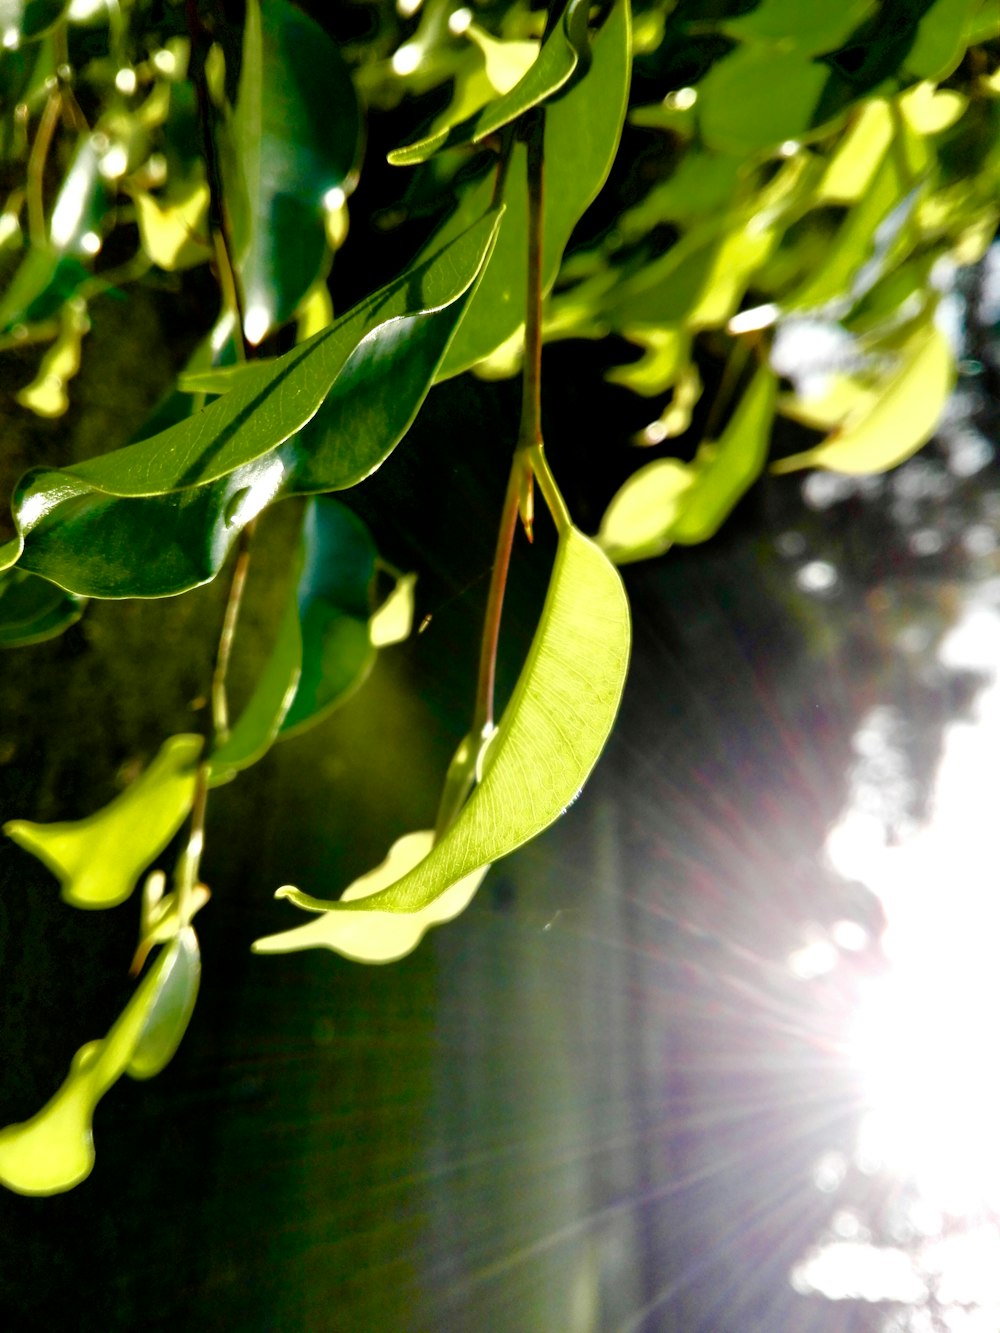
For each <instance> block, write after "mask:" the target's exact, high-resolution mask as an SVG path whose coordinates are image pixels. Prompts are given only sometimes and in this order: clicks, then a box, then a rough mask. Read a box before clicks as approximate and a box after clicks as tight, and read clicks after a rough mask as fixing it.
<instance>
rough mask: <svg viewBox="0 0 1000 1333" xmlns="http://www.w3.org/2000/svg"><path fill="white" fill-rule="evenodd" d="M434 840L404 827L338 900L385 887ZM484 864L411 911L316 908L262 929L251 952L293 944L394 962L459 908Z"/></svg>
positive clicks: (283, 949)
mask: <svg viewBox="0 0 1000 1333" xmlns="http://www.w3.org/2000/svg"><path fill="white" fill-rule="evenodd" d="M433 845H434V831H433V829H426V830H423V831H421V832H419V833H407V834H406V836H405V837H402V838H399V839H398V840H397V841H396V842H394V843H393V845H392V847H390V849H389V854H388V856H387V857H386V858H385V860H384V861H383V862H382V864H381V865H379V866H376V868H375V869H374V870H370V871H369V872H368V874H367V875H362V876H361V878H360V879H356V880H355V881H354V883H353V884H352V885H351V886H350V887H349V888H347V889H345V890H344V892H343V895H342V896H341V899H340V901H341V902H343V903H346V902H360V901H362V900H363V899H365V898H370V897H371V896H372V895H373V894H376V893H378V892H379V891H380V890H381V889H385V888H387V887H388V886H389V885H391V884H394V883H395V882H396V881H397V880H398V879H400V878H402V876H403V875H405V874H406V873H407V872H408V871H410V870H412V869H413V868H414V867H415V866H417V865H418V864H419V863H420V862H421V861H422V860H423V859H424V858H425V857H426V856H427V855H428V854H429V852H430V850H431V848H432V847H433ZM488 869H489V866H479V867H478V868H477V869H475V870H473V871H471V872H470V873H469V874H468V875H466V876H464V878H462V879H460V880H459V881H458V883H457V884H453V885H452V886H451V887H450V888H448V889H446V890H445V891H444V892H443V893H442V894H441V895H440V896H439V897H437V898H435V899H434V900H433V902H430V903H428V904H427V906H426V907H423V908H421V909H420V910H419V911H417V912H389V911H382V912H322V911H321V912H320V913H319V914H318V915H317V916H316V917H314V918H313V920H312V921H308V922H307V923H306V924H305V925H304V926H296V927H295V928H294V929H293V930H286V931H283V932H282V933H281V934H279V935H265V936H264V938H263V939H259V940H257V941H255V943H254V946H253V948H254V952H255V953H291V952H293V951H294V950H296V949H316V948H322V949H333V950H334V952H335V953H339V954H343V956H344V957H345V958H352V959H354V961H355V962H359V963H394V962H395V961H396V960H397V959H399V958H404V957H405V956H406V955H407V954H408V953H412V952H413V950H414V949H415V948H416V947H417V945H418V944H419V943H420V941H421V940H422V939H423V937H424V935H425V934H426V933H427V931H428V930H429V929H430V927H431V926H437V925H441V924H442V923H443V922H445V921H451V920H452V919H453V918H454V917H456V916H458V914H459V912H463V911H464V910H465V908H466V907H468V905H469V903H470V902H471V901H472V897H473V895H474V894H475V892H476V890H477V889H478V888H479V885H480V884H481V883H482V882H483V879H484V877H485V875H486V872H487V870H488Z"/></svg>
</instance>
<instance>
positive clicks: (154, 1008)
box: [125, 926, 201, 1079]
mask: <svg viewBox="0 0 1000 1333" xmlns="http://www.w3.org/2000/svg"><path fill="white" fill-rule="evenodd" d="M165 955H166V956H165V958H164V962H163V972H162V976H161V978H160V984H159V986H158V987H157V988H156V993H155V994H154V996H153V999H152V1002H151V1004H150V1006H149V1008H148V1010H147V1013H146V1020H145V1022H144V1024H143V1028H142V1032H141V1034H140V1036H139V1040H138V1042H137V1043H136V1045H135V1048H134V1049H133V1051H132V1055H131V1058H130V1059H129V1062H128V1064H127V1065H126V1067H125V1072H126V1073H127V1074H128V1075H129V1077H130V1078H139V1079H143V1078H153V1077H154V1075H156V1074H158V1073H160V1071H161V1070H162V1069H164V1068H166V1066H167V1065H168V1064H169V1063H170V1061H171V1060H172V1059H173V1056H174V1052H175V1051H176V1050H177V1047H178V1046H179V1045H180V1044H181V1039H182V1037H183V1036H184V1033H185V1032H186V1031H187V1028H188V1024H189V1023H190V1022H191V1015H192V1014H193V1013H194V1006H195V1001H196V1000H197V998H198V985H199V983H200V981H201V951H200V950H199V948H198V937H197V935H196V934H195V933H194V931H193V930H192V928H191V927H190V926H185V927H183V928H182V929H181V930H180V931H179V933H178V935H177V938H176V940H175V941H174V942H173V943H171V944H169V945H168V947H167V949H166V950H165Z"/></svg>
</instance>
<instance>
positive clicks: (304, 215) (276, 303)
mask: <svg viewBox="0 0 1000 1333" xmlns="http://www.w3.org/2000/svg"><path fill="white" fill-rule="evenodd" d="M233 133H234V138H235V143H236V149H237V153H238V156H239V162H240V167H241V171H242V177H243V184H244V187H245V190H246V195H247V204H248V208H249V216H250V235H249V238H248V245H247V248H246V249H245V251H244V252H243V253H241V254H240V255H239V256H238V260H237V268H238V270H239V274H240V277H241V279H242V284H243V296H244V304H245V310H246V315H245V329H244V332H245V334H246V337H247V339H248V340H249V341H250V342H251V343H258V342H260V341H261V339H262V338H263V337H264V336H265V335H266V334H267V333H268V332H269V331H270V330H271V329H273V328H275V327H277V326H278V325H280V324H283V323H285V321H286V320H288V319H291V317H292V315H293V314H294V313H295V309H296V307H297V306H298V304H299V302H300V301H301V300H302V297H303V296H304V295H305V294H306V292H307V291H308V290H309V288H310V287H311V286H312V285H313V283H314V282H315V280H316V277H317V275H318V274H319V271H320V268H321V267H322V265H323V261H324V256H325V254H326V229H325V222H324V208H325V207H330V205H329V204H328V203H327V204H326V205H325V204H324V200H325V199H326V200H328V199H329V198H330V197H331V192H333V191H335V190H340V191H341V192H342V193H343V189H342V187H343V186H344V183H345V181H347V179H348V177H349V176H350V174H351V173H352V171H353V170H354V167H355V164H356V161H357V156H358V151H359V141H360V133H361V121H360V113H359V111H358V105H357V99H356V97H355V94H354V86H353V84H352V82H351V78H350V74H349V73H348V70H347V67H346V66H345V64H344V62H343V60H342V58H341V55H340V52H339V50H338V49H337V47H336V45H335V44H334V42H332V41H331V40H330V38H329V37H328V36H327V35H326V33H325V32H324V31H323V29H322V28H321V27H320V26H319V24H318V23H316V22H315V21H314V20H313V19H311V18H309V17H308V16H307V15H305V14H303V13H302V11H301V10H299V9H296V8H295V6H294V5H292V4H289V3H287V0H250V3H249V4H248V5H247V18H246V27H245V30H244V40H243V61H242V65H241V68H240V87H239V93H238V95H237V99H236V110H235V113H234V117H233Z"/></svg>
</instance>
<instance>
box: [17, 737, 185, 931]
mask: <svg viewBox="0 0 1000 1333" xmlns="http://www.w3.org/2000/svg"><path fill="white" fill-rule="evenodd" d="M202 743H203V742H202V738H201V737H200V736H194V735H182V736H172V737H171V738H170V739H169V740H167V741H164V743H163V745H162V746H161V748H160V752H159V754H158V755H157V756H156V758H155V759H154V760H153V762H152V763H151V764H150V765H149V767H148V768H147V769H146V771H145V772H144V773H142V774H141V775H140V776H139V777H138V778H136V780H135V782H133V783H132V785H131V786H130V787H127V788H126V789H125V791H123V792H122V794H121V795H120V796H117V797H115V799H114V800H113V801H112V802H111V803H110V805H107V806H105V807H104V809H103V810H98V811H96V813H95V814H92V815H89V816H88V817H87V818H86V819H80V820H75V821H73V822H70V823H59V824H34V823H31V822H30V821H29V820H26V819H14V820H11V821H10V822H9V823H7V824H5V825H4V830H3V831H4V832H5V833H6V834H7V836H8V837H9V838H11V839H12V840H13V841H14V842H16V843H17V844H18V846H19V847H23V848H24V849H25V851H28V852H31V853H32V854H33V855H35V856H37V857H38V859H39V860H40V861H42V862H43V863H44V864H45V865H46V866H48V868H49V869H50V870H51V871H52V873H53V874H54V875H55V876H56V877H57V878H58V879H59V881H60V883H61V884H62V896H63V898H64V899H65V900H66V902H68V903H72V904H73V906H74V907H88V908H90V907H98V908H100V907H115V906H117V904H118V903H123V902H124V901H125V899H126V898H127V897H128V896H129V894H130V893H131V892H132V890H133V889H134V888H135V884H136V880H137V879H138V878H139V875H140V874H141V872H142V871H143V869H144V868H145V867H146V866H147V865H148V864H149V863H150V861H152V860H153V858H154V857H155V856H157V855H158V854H159V853H160V852H161V851H162V850H163V848H164V847H166V845H167V843H168V842H169V841H170V839H171V838H172V837H173V836H174V834H175V833H176V832H177V830H178V829H179V828H180V826H181V824H182V823H183V822H184V819H185V818H186V816H187V813H188V811H189V810H190V808H191V801H192V799H193V797H194V784H195V768H196V765H197V762H198V756H199V755H200V753H201V748H202Z"/></svg>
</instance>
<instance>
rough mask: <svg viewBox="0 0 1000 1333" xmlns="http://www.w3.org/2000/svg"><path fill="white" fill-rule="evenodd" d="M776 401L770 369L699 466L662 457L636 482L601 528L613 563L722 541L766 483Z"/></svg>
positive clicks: (758, 377)
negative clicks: (748, 497) (741, 504)
mask: <svg viewBox="0 0 1000 1333" xmlns="http://www.w3.org/2000/svg"><path fill="white" fill-rule="evenodd" d="M775 397H776V380H775V376H774V373H773V371H771V370H770V369H769V368H768V367H767V366H762V367H761V368H760V369H759V370H758V371H757V372H756V374H755V375H754V377H753V379H752V380H751V382H750V385H749V387H748V388H747V391H746V393H744V395H743V398H742V399H741V401H740V404H739V407H737V409H736V411H735V412H734V413H733V416H732V419H731V420H730V422H729V424H728V426H727V427H726V429H725V430H724V431H723V433H722V436H721V438H720V439H719V440H718V442H715V441H707V442H706V443H704V444H703V445H702V446H701V448H700V449H699V450H698V453H697V455H696V457H695V460H694V462H693V463H682V462H680V461H679V460H678V459H676V458H661V459H657V461H656V462H654V463H649V464H648V465H647V466H646V467H644V468H640V469H639V471H638V472H636V473H635V474H634V475H633V476H631V477H629V479H628V481H626V482H625V484H624V486H622V488H621V489H620V490H619V491H618V493H617V494H616V495H615V497H614V499H613V500H612V501H611V504H610V505H609V507H608V510H607V512H606V513H605V515H604V518H603V520H602V522H601V531H600V534H599V536H598V542H599V543H600V545H601V547H602V549H603V550H605V551H606V552H607V553H608V556H609V557H610V558H611V559H612V560H614V561H615V562H616V563H617V564H625V563H627V562H629V561H632V560H646V559H648V558H649V557H651V556H655V555H661V554H662V553H663V552H664V551H666V550H667V549H668V548H669V547H670V546H671V545H673V543H674V542H680V543H682V544H684V545H691V544H694V543H697V542H703V541H707V540H708V539H709V537H712V536H714V535H715V533H716V532H717V531H718V530H719V528H720V527H721V525H722V523H723V521H724V520H725V519H726V518H727V517H728V516H729V514H730V513H731V512H732V510H733V507H734V506H735V505H736V503H737V502H738V501H739V500H740V499H741V498H742V497H743V495H744V494H745V493H746V491H747V490H748V489H749V487H750V486H751V485H752V484H753V483H754V482H755V481H756V479H757V478H758V477H759V476H760V473H761V470H762V468H763V466H764V460H765V459H766V457H767V449H768V444H769V442H770V431H771V422H772V420H773V417H774V406H775Z"/></svg>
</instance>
